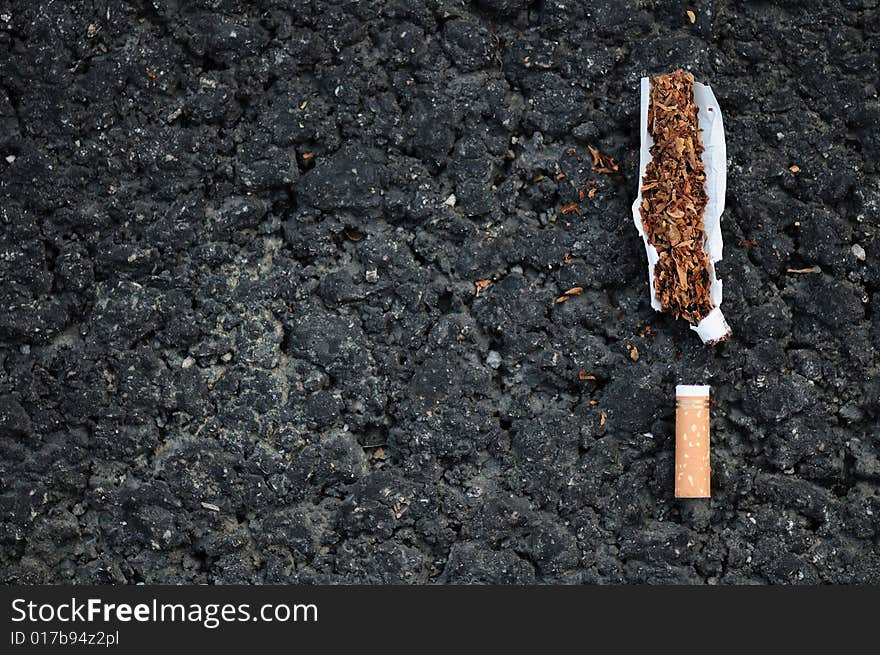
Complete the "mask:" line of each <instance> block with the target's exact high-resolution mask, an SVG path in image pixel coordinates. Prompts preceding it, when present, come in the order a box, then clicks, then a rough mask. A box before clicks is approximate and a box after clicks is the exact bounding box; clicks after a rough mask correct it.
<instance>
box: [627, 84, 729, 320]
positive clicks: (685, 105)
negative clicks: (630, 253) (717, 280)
mask: <svg viewBox="0 0 880 655" xmlns="http://www.w3.org/2000/svg"><path fill="white" fill-rule="evenodd" d="M697 111H698V110H697V105H696V103H695V102H694V78H693V76H692V75H690V74H689V73H686V72H684V71H681V70H679V71H675V72H674V73H669V74H668V75H661V76H659V77H652V78H651V96H650V104H649V107H648V130H649V132H650V133H651V136H652V137H653V138H654V145H653V146H652V147H651V157H652V159H651V161H650V162H649V163H648V165H647V167H646V169H645V176H644V178H643V179H642V206H641V215H642V222H643V224H644V226H645V232H646V233H647V235H648V240H649V242H650V243H651V244H652V245H653V246H654V247H655V248H656V249H657V252H658V254H659V255H660V259H659V260H658V261H657V264H656V266H655V267H654V289H655V290H656V293H657V298H658V299H659V301H660V303H661V304H662V305H663V311H665V312H669V313H671V314H673V315H674V316H675V317H676V318H678V317H682V318H684V319H686V320H687V321H688V322H690V323H691V324H694V325H696V324H697V323H699V322H700V321H701V320H702V319H703V318H705V317H706V315H708V314H709V312H710V311H712V308H713V304H712V301H711V299H710V297H709V257H708V255H707V254H706V250H705V248H704V243H705V240H706V233H705V230H704V227H703V212H704V210H705V208H706V203H707V201H708V199H707V197H706V189H705V183H706V173H705V170H704V168H703V161H702V158H701V155H702V152H703V145H702V142H701V140H700V128H699V121H698V119H697Z"/></svg>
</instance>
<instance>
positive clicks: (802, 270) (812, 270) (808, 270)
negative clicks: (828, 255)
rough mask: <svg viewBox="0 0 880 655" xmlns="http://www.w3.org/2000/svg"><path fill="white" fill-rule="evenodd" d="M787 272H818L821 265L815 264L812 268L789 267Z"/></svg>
mask: <svg viewBox="0 0 880 655" xmlns="http://www.w3.org/2000/svg"><path fill="white" fill-rule="evenodd" d="M785 272H786V273H818V272H819V267H818V266H813V267H812V268H787V269H785Z"/></svg>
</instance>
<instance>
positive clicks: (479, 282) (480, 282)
mask: <svg viewBox="0 0 880 655" xmlns="http://www.w3.org/2000/svg"><path fill="white" fill-rule="evenodd" d="M490 284H492V280H477V281H476V282H474V286H475V287H476V288H477V295H478V296H479V295H480V293H482V292H483V290H484V289H485V288H486V287H488V286H489V285H490Z"/></svg>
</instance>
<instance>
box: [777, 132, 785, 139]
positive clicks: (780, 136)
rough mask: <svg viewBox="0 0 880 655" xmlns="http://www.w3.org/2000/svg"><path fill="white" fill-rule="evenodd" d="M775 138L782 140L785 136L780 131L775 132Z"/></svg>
mask: <svg viewBox="0 0 880 655" xmlns="http://www.w3.org/2000/svg"><path fill="white" fill-rule="evenodd" d="M776 138H777V139H779V140H780V141H782V140H783V139H784V138H785V135H784V134H783V133H782V132H777V133H776Z"/></svg>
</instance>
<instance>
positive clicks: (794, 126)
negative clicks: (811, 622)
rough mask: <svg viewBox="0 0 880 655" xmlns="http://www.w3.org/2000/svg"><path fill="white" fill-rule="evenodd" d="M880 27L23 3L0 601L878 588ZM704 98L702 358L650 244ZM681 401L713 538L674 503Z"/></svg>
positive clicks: (229, 2) (399, 4) (725, 13)
mask: <svg viewBox="0 0 880 655" xmlns="http://www.w3.org/2000/svg"><path fill="white" fill-rule="evenodd" d="M687 10H692V11H693V14H694V16H693V18H694V22H693V23H692V22H691V20H690V18H689V16H688V15H687V13H686V11H687ZM878 31H880V10H878V3H877V1H876V0H861V1H858V0H851V1H847V2H841V3H836V2H801V1H798V2H786V3H779V4H775V3H764V2H762V3H755V2H742V3H731V2H707V1H698V2H694V3H680V2H671V3H661V2H633V1H626V0H624V1H621V2H609V1H599V2H571V1H568V0H543V1H536V2H529V1H528V0H479V1H477V2H464V1H460V0H448V1H446V0H421V1H419V0H407V1H404V0H397V1H389V2H366V1H364V2H345V3H336V2H284V1H281V0H278V1H263V2H237V1H234V0H201V1H199V2H187V3H183V2H179V3H178V2H175V1H174V0H154V1H151V2H147V1H143V2H110V1H109V0H94V1H92V2H85V1H70V2H45V1H33V2H32V1H26V2H25V1H21V2H9V1H0V581H2V582H4V583H11V582H25V583H40V582H51V583H74V582H77V583H85V582H91V583H111V582H112V583H139V582H147V583H313V582H319V583H320V582H324V583H327V582H329V583H337V582H345V583H354V582H366V583H391V582H400V583H420V584H423V583H461V582H494V583H531V582H547V583H620V582H626V583H640V582H651V583H697V584H701V583H715V584H729V583H780V584H789V583H820V582H831V583H853V582H874V583H878V582H880V545H878V544H880V523H878V521H880V430H878V417H880V377H878V364H880V360H878V355H877V352H876V348H877V345H878V341H880V321H878V313H877V306H878V304H880V234H878V229H880V169H878V164H877V161H878V160H880V130H878V128H877V126H878V124H880V101H878V95H877V92H878V83H880V82H878V79H880V77H878V51H877V44H878V43H880V34H878ZM678 67H684V68H686V69H688V70H690V71H692V72H693V73H694V75H695V76H696V78H697V80H698V81H702V82H706V83H709V84H711V85H712V87H713V90H714V91H715V94H716V95H717V97H718V100H719V102H720V103H721V107H722V110H723V112H724V118H725V125H726V132H727V145H728V156H729V174H728V196H727V211H726V212H725V215H724V221H723V224H722V225H723V231H724V237H725V252H724V260H723V262H721V263H720V264H719V265H718V271H719V275H720V277H721V278H722V279H723V281H724V291H725V301H724V306H723V307H724V313H725V316H726V317H727V319H728V321H729V322H730V324H731V327H732V329H733V336H732V338H731V340H730V341H729V342H728V343H725V344H722V345H720V346H718V347H716V348H707V347H704V346H703V345H701V343H700V341H699V339H698V338H697V337H696V335H695V334H694V333H693V332H690V331H689V330H688V327H687V324H686V323H685V322H683V321H674V320H672V319H670V318H668V317H666V316H664V315H661V314H657V313H655V312H653V311H652V310H651V308H650V306H649V304H648V287H647V280H646V275H645V265H646V262H645V254H644V249H643V246H642V242H641V240H640V238H639V237H638V235H637V233H636V231H635V229H634V227H633V225H632V221H631V215H630V204H631V203H632V200H633V197H634V195H635V191H636V185H637V183H638V181H637V179H636V177H637V158H636V152H637V148H638V138H639V137H638V80H639V78H640V77H641V76H642V75H645V74H658V73H663V72H668V71H671V70H673V69H675V68H678ZM588 147H594V148H596V149H598V150H599V151H600V152H602V153H605V154H607V155H609V156H611V157H613V158H615V159H616V160H618V161H619V162H620V173H619V174H616V175H609V174H599V173H597V172H596V171H594V170H592V157H591V156H590V154H589V152H588ZM593 189H595V193H592V194H590V193H589V192H590V191H591V190H593ZM582 190H583V191H584V193H581V191H582ZM581 195H584V197H583V198H581V197H580V196H581ZM572 205H574V206H575V208H574V209H572V208H571V207H572ZM791 271H802V272H791ZM803 271H806V272H803ZM574 287H580V288H582V290H583V292H582V293H581V294H580V295H570V297H569V298H568V300H565V301H564V302H557V299H559V297H560V296H562V295H564V294H565V292H566V291H568V290H569V289H572V288H574ZM678 382H686V383H706V384H711V385H712V390H713V391H712V392H713V398H714V404H713V406H712V414H713V419H712V431H713V450H712V456H713V464H714V474H713V486H714V493H713V497H712V499H711V500H710V501H705V500H703V501H675V500H674V499H673V498H672V490H673V484H672V464H673V442H674V402H673V392H674V386H675V384H676V383H678Z"/></svg>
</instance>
